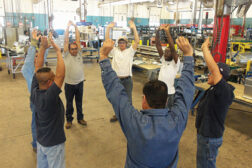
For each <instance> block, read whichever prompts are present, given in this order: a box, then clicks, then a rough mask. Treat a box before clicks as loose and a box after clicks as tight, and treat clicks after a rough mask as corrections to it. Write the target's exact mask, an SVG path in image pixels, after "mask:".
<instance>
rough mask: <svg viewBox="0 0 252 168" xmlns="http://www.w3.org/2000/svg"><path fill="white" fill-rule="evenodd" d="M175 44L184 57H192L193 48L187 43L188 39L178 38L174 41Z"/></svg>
mask: <svg viewBox="0 0 252 168" xmlns="http://www.w3.org/2000/svg"><path fill="white" fill-rule="evenodd" d="M176 43H177V45H178V47H179V48H180V50H182V51H183V53H184V56H192V55H193V48H192V46H191V44H190V43H189V41H188V39H186V38H184V37H179V38H178V39H177V40H176Z"/></svg>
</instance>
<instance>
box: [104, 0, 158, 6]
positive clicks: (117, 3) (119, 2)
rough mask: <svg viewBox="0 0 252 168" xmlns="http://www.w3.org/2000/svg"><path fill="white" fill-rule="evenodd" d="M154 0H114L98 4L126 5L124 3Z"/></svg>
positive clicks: (150, 0)
mask: <svg viewBox="0 0 252 168" xmlns="http://www.w3.org/2000/svg"><path fill="white" fill-rule="evenodd" d="M154 1H155V0H124V1H116V2H111V3H104V4H101V5H100V6H110V5H111V6H116V5H126V4H132V3H140V2H154Z"/></svg>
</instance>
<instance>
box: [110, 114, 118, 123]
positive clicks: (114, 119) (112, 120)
mask: <svg viewBox="0 0 252 168" xmlns="http://www.w3.org/2000/svg"><path fill="white" fill-rule="evenodd" d="M117 120H118V119H117V118H116V116H115V115H113V117H112V118H110V122H116V121H117Z"/></svg>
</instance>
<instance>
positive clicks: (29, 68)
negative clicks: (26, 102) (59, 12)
mask: <svg viewBox="0 0 252 168" xmlns="http://www.w3.org/2000/svg"><path fill="white" fill-rule="evenodd" d="M40 37H41V36H37V29H34V30H33V32H32V41H31V45H30V47H29V49H28V52H27V55H26V57H25V62H24V65H23V67H22V69H21V72H22V74H23V76H24V78H25V80H26V83H27V87H28V91H29V93H31V84H32V78H33V75H34V70H35V65H34V64H35V60H36V57H37V55H38V50H37V49H38V45H37V42H38V39H39V38H40ZM47 50H48V49H47ZM44 57H45V58H46V57H47V56H46V54H45V55H44ZM30 109H31V111H32V122H31V132H32V142H31V144H32V147H33V151H34V152H36V151H37V142H36V141H37V138H36V136H37V135H36V123H35V107H34V105H33V104H32V103H31V102H30Z"/></svg>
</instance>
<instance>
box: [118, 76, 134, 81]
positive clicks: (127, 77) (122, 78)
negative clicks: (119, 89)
mask: <svg viewBox="0 0 252 168" xmlns="http://www.w3.org/2000/svg"><path fill="white" fill-rule="evenodd" d="M119 78H120V79H121V80H124V79H129V78H131V76H126V77H119Z"/></svg>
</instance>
